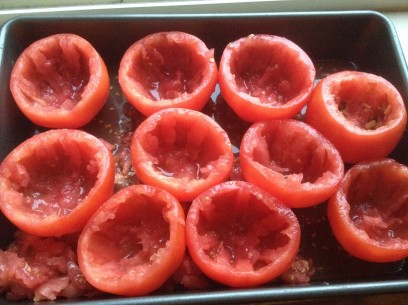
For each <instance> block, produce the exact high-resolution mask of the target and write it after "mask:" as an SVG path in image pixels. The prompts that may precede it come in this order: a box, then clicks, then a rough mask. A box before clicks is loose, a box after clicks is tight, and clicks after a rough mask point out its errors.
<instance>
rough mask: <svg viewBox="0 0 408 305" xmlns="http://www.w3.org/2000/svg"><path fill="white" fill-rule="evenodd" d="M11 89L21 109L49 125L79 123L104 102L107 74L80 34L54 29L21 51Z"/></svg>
mask: <svg viewBox="0 0 408 305" xmlns="http://www.w3.org/2000/svg"><path fill="white" fill-rule="evenodd" d="M10 90H11V92H12V94H13V97H14V100H15V101H16V103H17V105H18V107H19V108H20V110H21V111H22V112H23V113H24V115H25V116H26V117H27V118H28V119H29V120H31V121H32V122H33V123H35V124H38V125H40V126H43V127H47V128H79V127H82V126H83V125H85V124H87V123H89V122H90V121H91V119H92V118H93V117H94V116H95V115H96V114H97V113H98V111H99V110H100V109H101V108H102V106H103V105H104V104H105V101H106V99H107V97H108V94H109V75H108V71H107V69H106V66H105V63H104V61H103V60H102V58H101V57H100V55H99V54H98V53H97V51H96V50H95V49H94V48H93V46H92V45H91V44H90V43H89V42H88V41H86V40H85V39H84V38H82V37H80V36H77V35H75V34H69V33H64V34H56V35H51V36H48V37H45V38H42V39H40V40H37V41H35V42H34V43H32V44H31V45H30V46H28V47H27V48H26V49H25V50H24V51H23V52H22V53H21V55H20V56H19V58H18V59H17V61H16V64H15V65H14V67H13V70H12V73H11V78H10Z"/></svg>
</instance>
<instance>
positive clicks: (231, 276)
mask: <svg viewBox="0 0 408 305" xmlns="http://www.w3.org/2000/svg"><path fill="white" fill-rule="evenodd" d="M186 240H187V247H188V250H189V253H190V255H191V257H192V259H193V260H194V262H195V263H196V264H197V266H198V267H199V268H200V269H201V270H202V271H203V272H204V273H205V274H206V275H207V276H208V277H210V278H212V279H213V280H215V281H218V282H220V283H222V284H225V285H228V286H231V287H251V286H257V285H261V284H264V283H266V282H268V281H271V280H273V279H275V278H277V277H278V276H279V275H281V274H282V273H283V272H284V271H286V270H287V269H288V268H289V267H290V265H291V263H292V261H293V260H294V259H295V257H296V255H297V252H298V249H299V242H300V227H299V223H298V220H297V218H296V216H295V214H294V213H293V212H292V211H291V209H290V208H288V207H286V206H285V205H283V204H282V203H281V202H280V201H279V200H277V199H276V198H274V197H272V196H271V195H269V194H268V193H266V192H264V191H263V190H261V189H259V188H258V187H256V186H254V185H251V184H250V183H247V182H244V181H229V182H224V183H222V184H219V185H216V186H214V187H212V188H210V189H208V190H206V191H205V192H204V193H202V194H201V195H199V196H198V197H197V198H196V199H195V200H194V201H193V202H192V203H191V207H190V209H189V211H188V214H187V220H186Z"/></svg>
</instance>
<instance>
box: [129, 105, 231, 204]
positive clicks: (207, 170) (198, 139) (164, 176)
mask: <svg viewBox="0 0 408 305" xmlns="http://www.w3.org/2000/svg"><path fill="white" fill-rule="evenodd" d="M131 153H132V163H133V166H134V168H135V171H136V173H137V175H138V177H139V178H140V180H142V181H143V182H144V183H146V184H151V185H155V186H157V187H161V188H163V189H166V190H167V191H169V192H170V193H172V194H173V195H174V196H176V197H177V198H178V199H179V200H180V201H191V200H192V199H194V198H195V197H196V196H197V195H198V194H199V193H200V192H202V191H204V190H205V189H206V188H208V187H209V186H211V185H214V184H217V183H220V182H222V181H224V180H226V179H227V178H228V175H229V173H230V170H231V168H232V163H233V154H232V147H231V143H230V141H229V139H228V136H227V134H226V132H225V131H224V130H223V129H222V128H221V127H220V126H219V125H218V124H217V123H215V122H214V121H213V120H211V118H209V117H207V116H206V115H204V114H202V113H200V112H197V111H194V110H188V109H180V108H171V109H165V110H161V111H159V112H157V113H155V114H153V115H152V116H151V117H149V118H147V119H146V120H145V121H144V122H143V123H142V124H141V125H139V127H138V128H137V129H136V131H135V133H134V135H133V138H132V144H131Z"/></svg>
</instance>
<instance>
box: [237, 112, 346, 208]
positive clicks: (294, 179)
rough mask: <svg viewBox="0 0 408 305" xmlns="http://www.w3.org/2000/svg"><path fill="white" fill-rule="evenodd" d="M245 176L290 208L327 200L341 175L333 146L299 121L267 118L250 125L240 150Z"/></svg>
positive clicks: (337, 157)
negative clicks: (267, 119)
mask: <svg viewBox="0 0 408 305" xmlns="http://www.w3.org/2000/svg"><path fill="white" fill-rule="evenodd" d="M240 164H241V169H242V173H243V176H244V177H245V179H246V180H247V181H249V182H251V183H253V184H255V185H257V186H259V187H261V188H262V189H264V190H265V191H267V192H269V193H271V194H272V195H274V196H276V197H278V198H279V199H280V200H282V201H283V202H284V203H285V204H287V205H289V206H291V207H307V206H311V205H316V204H319V203H322V202H323V201H325V200H327V199H328V198H329V197H330V196H331V195H332V194H333V193H334V192H335V191H336V187H337V185H338V184H339V183H340V181H341V179H342V177H343V174H344V165H343V162H342V159H341V157H340V154H339V153H338V151H337V150H336V149H335V148H334V146H333V145H332V144H331V143H330V142H329V141H328V140H327V139H326V138H324V137H323V136H322V135H321V134H320V133H319V132H317V131H316V130H314V129H313V128H312V127H310V126H308V125H306V124H305V123H303V122H301V121H296V120H269V121H262V122H258V123H255V124H253V125H252V126H251V127H250V128H249V129H248V130H247V132H246V133H245V135H244V137H243V139H242V142H241V149H240Z"/></svg>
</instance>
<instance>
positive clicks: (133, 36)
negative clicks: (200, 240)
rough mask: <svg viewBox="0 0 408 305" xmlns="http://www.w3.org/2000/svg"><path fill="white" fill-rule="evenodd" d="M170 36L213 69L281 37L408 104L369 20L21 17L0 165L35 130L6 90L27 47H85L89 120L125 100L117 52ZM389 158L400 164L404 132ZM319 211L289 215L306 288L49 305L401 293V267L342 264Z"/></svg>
mask: <svg viewBox="0 0 408 305" xmlns="http://www.w3.org/2000/svg"><path fill="white" fill-rule="evenodd" d="M170 30H178V31H185V32H189V33H191V34H194V35H196V36H198V37H199V38H201V39H202V40H203V41H204V42H205V43H206V44H207V46H208V47H209V48H214V50H215V55H216V60H217V61H219V59H220V57H221V54H222V51H223V50H224V48H225V46H226V45H227V43H228V42H231V41H234V40H236V39H238V38H240V37H243V36H246V35H249V34H254V33H268V34H274V35H279V36H284V37H286V38H288V39H290V40H292V41H294V42H295V43H297V44H298V45H299V46H300V47H301V48H303V49H304V50H305V51H306V52H307V53H308V54H309V56H310V57H311V58H312V60H313V61H314V63H315V66H316V69H317V76H318V77H322V76H323V75H324V74H325V73H330V72H334V71H337V70H342V69H357V70H361V71H365V72H370V73H375V74H378V75H381V76H383V77H384V78H386V79H387V80H389V81H390V82H391V83H393V84H394V85H395V87H396V88H397V89H398V90H399V92H400V93H401V95H402V97H403V99H404V100H405V102H408V71H407V65H406V61H405V59H404V56H403V52H402V50H401V47H400V44H399V41H398V37H397V34H396V32H395V30H394V27H393V25H392V24H391V23H390V21H389V20H388V19H387V18H386V17H385V16H383V15H382V14H380V13H377V12H373V11H343V12H308V13H296V12H294V13H252V14H241V13H240V14H183V15H178V14H173V15H144V14H139V15H109V14H104V15H78V14H76V15H66V14H64V15H59V16H45V17H44V16H42V17H41V16H40V17H36V16H29V17H27V16H26V17H24V16H22V17H17V18H14V19H12V20H10V21H8V22H6V23H5V24H4V25H3V27H2V29H1V32H0V161H1V160H3V159H4V157H5V156H6V155H7V154H8V153H9V152H10V151H11V150H12V149H13V148H14V147H15V146H17V145H18V144H19V143H20V142H22V141H23V140H24V139H26V138H28V137H30V136H32V135H33V134H34V133H36V132H39V131H41V130H43V129H41V128H39V127H38V126H35V125H33V124H32V123H30V122H29V121H28V120H27V119H26V118H25V117H24V116H23V115H22V114H21V112H20V111H19V110H18V108H17V106H16V105H15V103H14V101H13V99H12V96H11V93H10V90H9V81H10V73H11V69H12V67H13V64H14V62H15V60H16V59H17V57H18V56H19V54H20V53H21V52H22V51H23V50H24V49H25V48H26V47H27V46H28V45H29V44H30V43H32V42H34V41H35V40H37V39H40V38H42V37H45V36H48V35H51V34H56V33H62V32H71V33H76V34H78V35H81V36H82V37H84V38H86V39H87V40H88V41H90V42H91V43H92V44H93V46H94V47H95V48H96V49H97V50H98V51H99V52H100V54H101V56H102V57H103V58H104V60H105V62H106V64H107V66H108V69H109V71H110V76H111V86H112V87H111V94H110V96H109V99H108V102H107V104H106V107H105V108H104V109H105V110H104V109H103V110H102V111H101V113H100V114H99V115H98V116H104V115H105V116H106V112H108V111H109V110H108V109H112V104H115V103H116V104H115V105H117V103H118V101H123V99H124V98H123V96H122V95H121V92H120V88H119V85H118V82H117V70H118V66H119V62H120V59H121V57H122V55H123V54H124V52H125V50H126V49H127V48H128V47H129V46H130V45H131V44H132V43H133V42H135V41H136V40H138V39H140V38H141V37H143V36H145V35H147V34H149V33H154V32H159V31H170ZM215 95H216V93H215V94H214V96H215ZM215 98H216V97H214V99H215ZM96 121H98V118H96ZM85 129H87V130H90V131H92V132H95V133H97V134H98V132H99V131H98V130H97V124H93V123H91V124H90V125H89V126H85ZM391 157H393V158H395V159H396V160H398V161H399V162H401V163H405V164H408V132H406V133H405V134H404V137H403V139H402V141H401V142H400V144H399V146H398V147H397V148H396V150H395V151H394V152H393V154H392V156H391ZM325 208H326V207H325V204H322V205H320V206H318V207H315V208H308V209H301V210H298V211H296V213H297V214H298V216H299V219H300V221H301V223H302V244H301V252H302V254H303V255H305V256H307V257H310V258H312V259H313V261H314V263H315V266H316V274H315V275H314V276H313V277H312V280H311V282H310V283H308V284H302V285H285V284H282V283H281V282H279V281H274V282H271V283H269V284H268V285H264V286H262V287H258V288H251V289H239V290H237V289H228V288H225V287H224V288H223V287H221V288H218V289H216V290H211V291H194V292H193V291H177V292H172V293H154V294H152V295H149V296H145V297H137V298H120V297H115V296H109V297H107V298H106V299H105V298H103V297H102V298H101V297H98V298H97V299H86V298H85V299H80V300H57V301H56V303H59V302H61V303H63V304H110V305H113V304H209V303H211V304H215V303H220V304H232V303H234V304H239V303H255V302H281V301H289V300H309V299H315V298H321V297H332V296H342V295H348V296H349V295H361V294H379V293H395V292H408V266H407V265H408V264H407V262H406V261H405V260H403V261H399V262H395V263H383V264H375V263H367V262H363V261H361V260H358V259H354V258H351V257H350V256H348V255H347V254H346V253H345V252H344V251H343V250H342V249H341V248H340V247H339V246H338V244H337V243H336V241H335V240H334V238H333V236H332V235H331V232H330V228H329V227H328V224H327V220H326V217H325ZM14 230H15V229H14V227H13V226H12V225H11V224H10V223H9V222H8V221H7V220H6V219H5V218H4V217H3V216H0V232H1V239H0V247H1V248H5V247H6V246H7V244H8V243H9V242H10V241H11V240H12V238H13V232H14ZM0 304H9V302H8V301H7V300H5V297H4V295H2V296H1V297H0ZM10 304H15V303H13V302H10ZM19 304H32V302H31V301H27V302H26V303H24V302H19Z"/></svg>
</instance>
